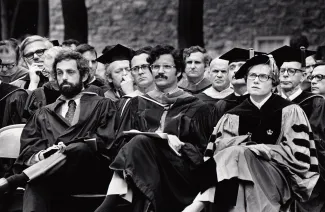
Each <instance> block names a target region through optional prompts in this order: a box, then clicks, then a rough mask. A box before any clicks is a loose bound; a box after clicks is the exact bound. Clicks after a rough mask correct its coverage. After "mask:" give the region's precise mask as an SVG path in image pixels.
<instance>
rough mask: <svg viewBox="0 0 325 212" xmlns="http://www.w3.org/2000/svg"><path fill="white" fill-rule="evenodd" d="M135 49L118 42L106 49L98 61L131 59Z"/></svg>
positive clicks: (104, 62)
mask: <svg viewBox="0 0 325 212" xmlns="http://www.w3.org/2000/svg"><path fill="white" fill-rule="evenodd" d="M132 56H133V50H132V49H130V48H128V47H125V46H123V45H121V44H117V45H115V46H112V47H111V48H108V49H107V50H105V52H104V54H103V55H102V56H100V57H98V58H97V59H96V61H98V62H100V63H103V64H106V63H112V62H114V61H116V60H131V58H132Z"/></svg>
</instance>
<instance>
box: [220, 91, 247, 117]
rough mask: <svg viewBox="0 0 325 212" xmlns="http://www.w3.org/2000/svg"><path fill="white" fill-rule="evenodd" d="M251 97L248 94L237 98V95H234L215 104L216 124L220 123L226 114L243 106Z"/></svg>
mask: <svg viewBox="0 0 325 212" xmlns="http://www.w3.org/2000/svg"><path fill="white" fill-rule="evenodd" d="M248 97H249V95H248V94H245V95H242V96H236V95H235V93H232V94H230V95H228V96H227V97H225V98H224V99H221V100H220V101H218V102H217V103H216V104H215V108H216V110H215V112H214V117H215V123H218V121H219V120H220V118H221V117H222V116H223V115H224V114H226V112H227V111H229V110H231V109H233V108H234V107H236V106H238V105H239V104H241V103H242V102H243V101H244V100H246V99H247V98H248Z"/></svg>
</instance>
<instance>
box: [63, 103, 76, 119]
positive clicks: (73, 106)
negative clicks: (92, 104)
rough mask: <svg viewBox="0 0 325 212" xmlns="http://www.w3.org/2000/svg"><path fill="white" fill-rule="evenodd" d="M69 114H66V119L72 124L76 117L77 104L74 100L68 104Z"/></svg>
mask: <svg viewBox="0 0 325 212" xmlns="http://www.w3.org/2000/svg"><path fill="white" fill-rule="evenodd" d="M68 106H69V109H68V112H67V113H66V114H65V118H66V119H67V120H68V122H69V123H70V124H71V123H72V120H73V116H74V112H75V111H76V107H77V104H76V102H75V101H74V100H70V101H69V102H68Z"/></svg>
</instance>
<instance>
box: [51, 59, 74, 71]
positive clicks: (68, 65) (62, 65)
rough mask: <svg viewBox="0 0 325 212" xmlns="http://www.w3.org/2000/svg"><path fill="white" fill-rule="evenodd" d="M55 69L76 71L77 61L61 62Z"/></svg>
mask: <svg viewBox="0 0 325 212" xmlns="http://www.w3.org/2000/svg"><path fill="white" fill-rule="evenodd" d="M56 68H57V69H61V70H66V69H74V70H77V69H78V67H77V61H76V60H62V61H60V62H58V63H57V64H56Z"/></svg>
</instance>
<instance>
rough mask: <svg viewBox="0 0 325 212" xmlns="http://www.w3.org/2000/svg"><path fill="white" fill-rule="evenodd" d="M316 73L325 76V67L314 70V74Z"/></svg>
mask: <svg viewBox="0 0 325 212" xmlns="http://www.w3.org/2000/svg"><path fill="white" fill-rule="evenodd" d="M315 72H318V73H322V74H325V65H318V66H316V67H315V68H314V70H313V74H315Z"/></svg>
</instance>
